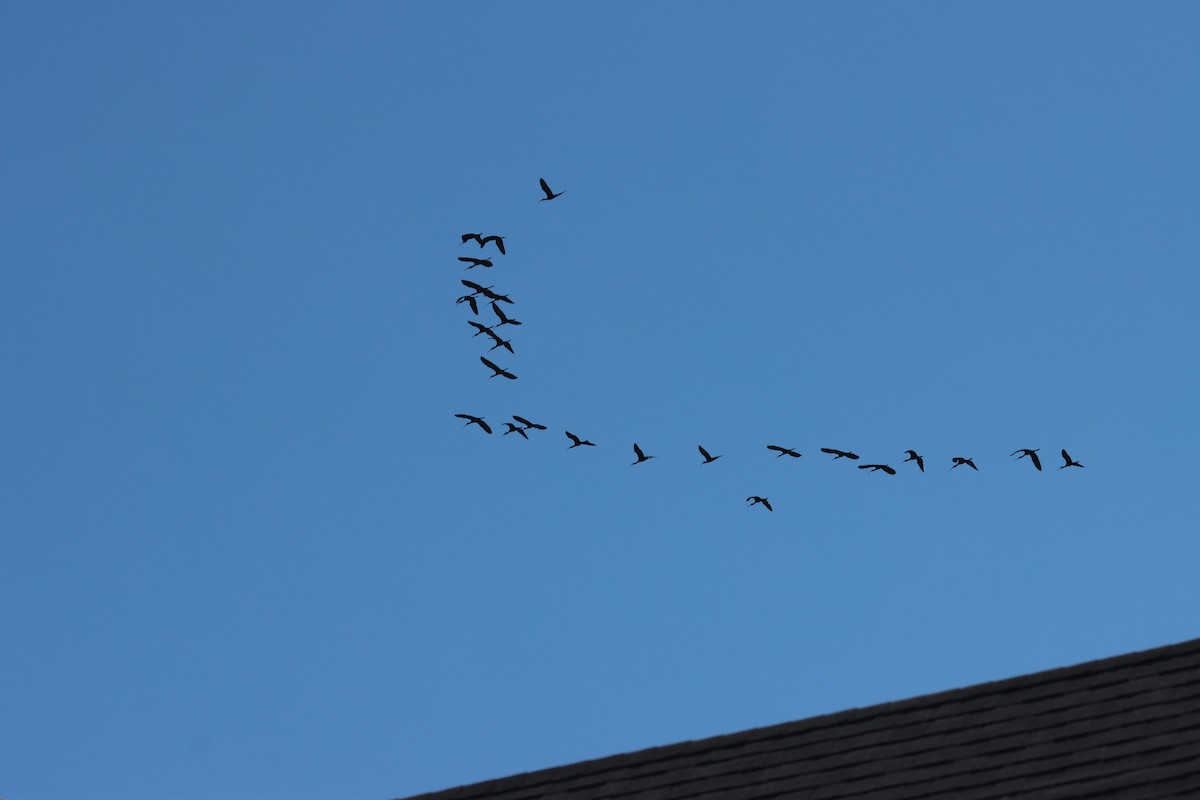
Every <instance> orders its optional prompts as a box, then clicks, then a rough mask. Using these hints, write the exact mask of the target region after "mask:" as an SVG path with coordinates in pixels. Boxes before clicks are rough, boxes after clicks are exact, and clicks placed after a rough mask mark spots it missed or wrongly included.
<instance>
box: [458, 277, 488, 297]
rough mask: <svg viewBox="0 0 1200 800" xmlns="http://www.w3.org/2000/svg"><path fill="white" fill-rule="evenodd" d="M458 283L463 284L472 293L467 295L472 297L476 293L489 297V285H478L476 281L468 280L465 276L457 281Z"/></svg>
mask: <svg viewBox="0 0 1200 800" xmlns="http://www.w3.org/2000/svg"><path fill="white" fill-rule="evenodd" d="M459 283H461V284H462V285H463V286H465V287H467V288H468V289H470V290H471V292H472V293H471V294H469V295H467V296H468V297H474V296H475V295H477V294H481V295H484V296H485V297H490V295H489V294H488V293H489V292H490V291H491V290H492V287H490V286H480V285H479V284H478V283H474V282H473V281H469V280H467V279H466V278H463V279H462V280H461V281H459Z"/></svg>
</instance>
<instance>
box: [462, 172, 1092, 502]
mask: <svg viewBox="0 0 1200 800" xmlns="http://www.w3.org/2000/svg"><path fill="white" fill-rule="evenodd" d="M538 182H539V183H540V185H541V188H542V192H543V193H545V195H546V196H545V197H543V198H541V199H540V200H539V201H538V202H545V201H547V200H553V199H554V198H556V197H559V196H561V195H562V194H563V192H554V191H552V190H551V189H550V186H549V184H547V183H546V180H545V178H539V179H538ZM470 241H474V242H476V243H477V244H478V245H479V248H480V249H481V250H482V249H483V248H484V247H485V246H487V245H488V244H495V246H496V249H497V250H498V251H499V252H500V255H507V253H506V251H505V249H504V237H503V236H496V235H488V236H484V235H483V234H482V233H464V234H462V241H461V242H460V246H461V245H463V244H466V243H467V242H470ZM458 260H459V261H461V262H463V263H464V264H466V265H467V269H474V268H475V267H484V268H490V267H492V266H494V263H493V262H492V260H491V259H490V258H472V257H469V256H468V257H459V259H458ZM461 283H462V284H463V285H464V286H466V287H467V288H468V289H470V290H471V293H470V294H465V295H463V296H461V297H459V298H458V300H456V301H455V302H456V303H458V304H462V303H466V304H467V305H468V306H470V308H471V311H472V313H473V314H475V315H476V316H478V315H479V305H480V301H479V298H481V297H482V298H485V299H486V300H487V302H488V304H489V305H490V306H491V309H492V313H494V314H495V315H496V319H497V321H496V323H495V324H493V325H490V326H488V325H484V324H482V323H480V322H477V321H475V320H467V324H469V325H470V326H472V327H473V328H475V329H476V331H475V333H474V334H473V335H474V336H480V335H482V334H487V336H488V337H489V338H490V339H491V341H492V342H493V344H492V346H491V348H489V351H488V352H491V351H492V350H496V349H497V348H500V347H503V348H504V349H506V350H508V352H509V353H510V354H515V352H516V351H514V350H513V347H512V342H511V341H509V340H506V339H504V337H503V336H501V335H500V334H498V333H497V332H496V329H497V328H502V327H503V326H505V325H520V324H521V323H520V322H519V321H517V320H515V319H513V318H511V317H509V316H508V315H507V314H506V313H505V312H504V309H503V308H501V307H500V305H499V304H500V303H508V304H510V305H512V304H513V301H512V299H511V298H510V297H509V296H508V295H506V294H500V293H499V292H495V291H493V290H494V289H495V287H494V286H481V285H480V284H478V283H475V282H473V281H469V280H465V279H464V280H462V281H461ZM479 360H480V361H482V362H483V364H484V366H486V367H487V368H488V369H490V370H492V374H491V375H489V376H488V378H489V379H490V378H496V377H502V378H508V379H509V380H516V379H517V376H516V375H514V374H513V373H512V372H510V371H508V370H507V369H504V368H503V367H500V366H497V365H496V364H494V363H493V362H492V361H490V360H488V358H487V357H486V356H480V357H479ZM454 416H456V417H458V418H460V419H465V420H466V422H465V423H464V425H463V427H467V426H470V425H477V426H479V428H480V429H481V430H483V431H484V433H487V434H491V433H492V427H491V426H490V425H489V424H488V423H487V421H486V420H485V419H484V418H483V417H477V416H474V415H472V414H455V415H454ZM512 419H513V421H512V422H505V423H504V425H505V426H506V428H507V430H505V431H504V433H503V434H502V435H503V436H508V435H509V434H510V433H515V434H518V435H519V436H521V437H522V438H524V439H526V440H528V439H529V433H528V432H529V431H531V430H536V431H544V430H547V427H546V426H545V425H542V424H539V423H537V422H531V421H530V420H528V419H526V418H525V417H519V416H517V415H516V414H513V415H512ZM563 433H564V434H566V437H567V438H568V439H570V440H571V444H570V445H569V446H568V447H567V449H568V450H573V449H575V448H576V447H595V446H596V443H595V442H590V441H588V440H587V439H582V438H580V437H579V436H576V435H575V434H573V433H571V432H570V431H563ZM697 449H698V450H699V451H700V456H701V458H702V459H703V460H702V461H701V462H700V463H701V464H702V465H703V464H711V463H713V462H714V461H716V460H717V459H719V458H723V457H724V456H721V455H716V456H714V455H712V454H711V453H709V452H708V450H706V449H704V446H703V445H697ZM767 449H768V450H772V451H774V452H775V453H776V458H782V457H783V456H789V457H791V458H800V457H801V456H802V455H803V454H802V453H800V452H798V451H797V450H796V449H795V448H792V447H782V446H780V445H777V444H769V445H767ZM820 450H821V452H822V453H826V454H828V455H831V456H833V459H832V460H833V461H837V460H838V459H842V458H845V459H848V460H850V461H858V460H860V456H859V455H858V454H857V453H853V452H851V451H849V450H838V449H836V448H833V447H822V448H820ZM1040 450H1041V448H1028V447H1022V448H1018V449H1017V450H1014V451H1013V452H1012V453H1010V456H1016V457H1017V458H1016V460H1017V461H1020V460H1021V459H1023V458H1028V459H1029V461H1030V462H1031V463H1032V464H1033V466H1034V468H1035V469H1036V470H1037V471H1038V472H1041V471H1042V461H1041V459H1040V458H1039V457H1038V453H1039V452H1040ZM904 452H905V454H906V455H907V458H905V459H904V460H903V461H902V462H901V463H902V464H907V463H909V462H912V463H914V464H916V467H917V469H918V470H920V471H921V472H924V471H925V457H924V456H922V455H920V454H919V453H917V452H916V451H915V450H906V451H904ZM1061 453H1062V459H1063V465H1062V466H1061V467H1059V469H1067V468H1068V467H1080V468H1082V467H1083V464H1081V463H1079V462H1078V461H1076V460H1074V459H1073V458H1071V456H1070V454H1069V453H1067V451H1066V449H1065V448H1064V449H1063V450H1062V451H1061ZM633 454H634V456H635V457H636V458H635V460H634V461H633V462H632V463H631V464H630V465H629V466H631V467H633V466H637V465H638V464H643V463H645V462H647V461H649V460H651V459H653V458H657V456H652V455H646V453H645V451H644V450H642V448H641V447H640V446H639V445H638V444H637V442H634V443H633ZM950 460H951V463H952V465H951V467H950V469H951V470H954V469H957V468H958V467H963V466H966V467H970V468H971V469H973V470H975V471H976V472H978V471H979V467H977V466H976V465H975V460H974V457H972V458H965V457H963V456H954V457H952V458H951V459H950ZM857 466H858V468H859V469H862V470H868V471H869V472H872V473H874V472H883V473H886V474H888V475H895V474H896V470H895V468H894V467H892V466H891V465H889V464H859V465H857ZM746 503H747V506H746V507H747V508H750V507H753V506H756V505H762V506H763V507H764V508H766V509H767V510H768V511H774V510H775V509H774V508H773V507H772V506H771V502H770V500H769V499H768V498H766V497H759V496H758V495H750V496H749V497H747V498H746Z"/></svg>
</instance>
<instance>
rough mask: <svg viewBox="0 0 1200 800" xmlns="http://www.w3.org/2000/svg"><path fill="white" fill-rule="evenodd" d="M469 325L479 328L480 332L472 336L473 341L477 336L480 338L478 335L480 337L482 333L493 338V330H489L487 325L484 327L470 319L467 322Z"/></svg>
mask: <svg viewBox="0 0 1200 800" xmlns="http://www.w3.org/2000/svg"><path fill="white" fill-rule="evenodd" d="M467 324H468V325H470V326H471V327H472V328H478V331H476V332H475V333H473V334H471V338H472V339H474V338H475V337H476V336H478V335H479V334H481V333H486V334H487V335H488V336H491V335H492V329H491V328H489V327H488V326H487V325H483V324H481V323H478V322H476V321H475V320H473V319H469V320H467Z"/></svg>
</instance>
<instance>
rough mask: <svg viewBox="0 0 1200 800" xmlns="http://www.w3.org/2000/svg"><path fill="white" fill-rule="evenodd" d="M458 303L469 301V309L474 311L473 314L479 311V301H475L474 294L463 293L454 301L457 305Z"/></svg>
mask: <svg viewBox="0 0 1200 800" xmlns="http://www.w3.org/2000/svg"><path fill="white" fill-rule="evenodd" d="M459 303H470V305H471V311H472V312H474V313H475V314H478V313H479V303H476V302H475V295H473V294H464V295H463V296H462V297H460V298H458V299H457V300H455V301H454V304H455V305H458V304H459Z"/></svg>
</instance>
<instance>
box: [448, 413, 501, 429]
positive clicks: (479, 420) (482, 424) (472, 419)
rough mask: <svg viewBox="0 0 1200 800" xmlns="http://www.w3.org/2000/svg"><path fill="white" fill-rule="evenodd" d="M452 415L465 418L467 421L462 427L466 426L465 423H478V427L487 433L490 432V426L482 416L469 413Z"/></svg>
mask: <svg viewBox="0 0 1200 800" xmlns="http://www.w3.org/2000/svg"><path fill="white" fill-rule="evenodd" d="M454 416H456V417H458V418H459V419H465V420H466V421H467V424H466V425H463V427H464V428H465V427H467V425H478V426H479V427H481V428H483V429H484V430H485V431H487V432H488V433H491V432H492V428H491V426H489V425H488V424H487V423H486V422H484V421H483V417H472V416H471V415H470V414H455V415H454Z"/></svg>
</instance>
